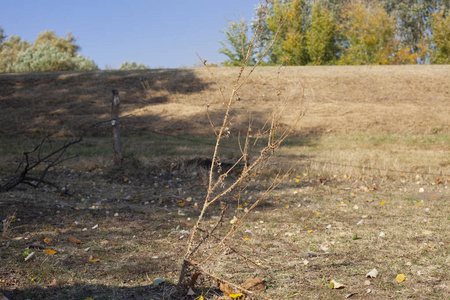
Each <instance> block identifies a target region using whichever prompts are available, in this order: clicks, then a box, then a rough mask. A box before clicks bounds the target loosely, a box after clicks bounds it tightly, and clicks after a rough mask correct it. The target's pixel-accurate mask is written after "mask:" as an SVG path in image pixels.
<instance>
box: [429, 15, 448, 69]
mask: <svg viewBox="0 0 450 300" xmlns="http://www.w3.org/2000/svg"><path fill="white" fill-rule="evenodd" d="M432 32H433V35H432V37H431V42H432V44H433V47H434V51H433V52H432V53H431V62H433V63H437V64H449V63H450V17H449V16H448V15H447V17H444V14H443V12H442V11H440V12H437V13H436V14H434V16H433V21H432Z"/></svg>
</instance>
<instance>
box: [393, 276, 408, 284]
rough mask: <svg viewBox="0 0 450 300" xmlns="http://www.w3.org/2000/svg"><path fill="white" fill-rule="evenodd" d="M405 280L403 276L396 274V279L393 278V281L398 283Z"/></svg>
mask: <svg viewBox="0 0 450 300" xmlns="http://www.w3.org/2000/svg"><path fill="white" fill-rule="evenodd" d="M405 279H406V277H405V274H398V275H397V277H395V280H396V281H397V282H398V283H400V282H403V281H405Z"/></svg>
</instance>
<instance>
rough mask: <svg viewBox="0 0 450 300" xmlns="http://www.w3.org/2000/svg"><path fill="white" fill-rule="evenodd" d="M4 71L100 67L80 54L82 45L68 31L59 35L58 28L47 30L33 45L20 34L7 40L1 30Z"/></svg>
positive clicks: (0, 60)
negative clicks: (64, 35) (56, 32)
mask: <svg viewBox="0 0 450 300" xmlns="http://www.w3.org/2000/svg"><path fill="white" fill-rule="evenodd" d="M0 33H1V34H0V35H1V38H2V39H0V41H1V44H0V45H1V47H0V72H48V71H70V70H73V71H86V70H97V69H98V67H97V65H96V64H95V63H94V61H92V60H91V59H89V58H87V57H84V56H82V55H79V54H77V52H78V51H79V50H80V47H79V46H78V45H76V44H75V41H76V39H75V37H73V36H72V34H71V33H68V34H67V35H66V37H65V38H64V37H58V36H56V34H55V33H54V31H44V32H42V33H40V34H39V35H38V37H37V38H36V40H35V41H34V43H33V44H31V43H29V42H27V41H23V40H21V39H20V37H18V36H11V37H9V38H8V39H7V40H6V41H5V40H4V39H5V35H4V34H3V30H1V31H0Z"/></svg>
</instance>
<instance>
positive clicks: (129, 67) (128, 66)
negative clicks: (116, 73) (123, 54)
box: [119, 61, 150, 70]
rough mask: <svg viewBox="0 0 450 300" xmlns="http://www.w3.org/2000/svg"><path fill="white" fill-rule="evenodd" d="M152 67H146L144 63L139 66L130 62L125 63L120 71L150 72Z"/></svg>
mask: <svg viewBox="0 0 450 300" xmlns="http://www.w3.org/2000/svg"><path fill="white" fill-rule="evenodd" d="M149 69H150V67H149V66H147V65H144V64H143V63H139V64H137V63H136V62H135V61H132V62H128V61H124V62H123V63H122V64H121V65H120V67H119V70H149Z"/></svg>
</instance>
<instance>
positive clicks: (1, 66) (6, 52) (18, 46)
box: [0, 36, 32, 72]
mask: <svg viewBox="0 0 450 300" xmlns="http://www.w3.org/2000/svg"><path fill="white" fill-rule="evenodd" d="M31 46H32V45H31V43H29V42H27V41H24V40H21V39H20V37H18V36H10V37H8V39H7V40H5V41H3V42H2V45H1V49H0V72H17V71H16V70H15V69H14V63H15V61H16V59H17V56H18V55H19V53H21V52H22V51H25V50H26V49H28V48H30V47H31Z"/></svg>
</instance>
